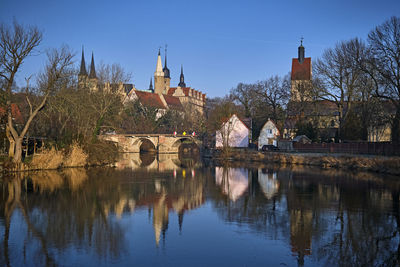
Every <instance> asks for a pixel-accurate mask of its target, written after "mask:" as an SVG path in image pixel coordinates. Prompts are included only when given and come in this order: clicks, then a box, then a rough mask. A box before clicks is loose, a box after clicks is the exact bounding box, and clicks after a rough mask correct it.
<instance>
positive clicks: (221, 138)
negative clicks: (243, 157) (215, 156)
mask: <svg viewBox="0 0 400 267" xmlns="http://www.w3.org/2000/svg"><path fill="white" fill-rule="evenodd" d="M249 133H250V130H249V128H248V127H247V126H246V124H244V122H243V121H241V120H240V119H239V118H238V116H237V115H236V114H233V115H232V116H231V117H230V118H229V120H227V121H226V122H224V123H223V124H222V127H221V129H220V130H218V131H217V132H216V136H215V139H216V142H215V147H248V145H249Z"/></svg>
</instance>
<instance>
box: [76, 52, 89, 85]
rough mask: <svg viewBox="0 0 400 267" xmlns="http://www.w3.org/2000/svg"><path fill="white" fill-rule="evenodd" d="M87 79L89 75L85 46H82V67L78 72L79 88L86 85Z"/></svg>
mask: <svg viewBox="0 0 400 267" xmlns="http://www.w3.org/2000/svg"><path fill="white" fill-rule="evenodd" d="M87 79H88V75H87V72H86V63H85V55H84V53H83V46H82V59H81V69H80V71H79V74H78V88H79V89H82V88H84V87H86V84H87Z"/></svg>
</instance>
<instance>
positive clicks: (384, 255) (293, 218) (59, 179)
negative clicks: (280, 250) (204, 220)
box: [0, 155, 400, 266]
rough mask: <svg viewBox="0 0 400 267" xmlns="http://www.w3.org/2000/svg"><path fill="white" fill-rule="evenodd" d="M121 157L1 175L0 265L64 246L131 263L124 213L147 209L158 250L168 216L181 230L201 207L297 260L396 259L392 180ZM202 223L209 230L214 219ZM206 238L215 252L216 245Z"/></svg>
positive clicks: (49, 260)
mask: <svg viewBox="0 0 400 267" xmlns="http://www.w3.org/2000/svg"><path fill="white" fill-rule="evenodd" d="M139 156H140V155H139ZM124 157H125V158H124V160H123V161H122V162H121V163H119V165H117V168H116V169H113V168H94V169H89V170H85V169H66V170H63V171H62V172H60V171H51V172H37V173H29V174H27V175H23V174H18V175H16V176H15V177H9V178H2V180H0V184H1V188H2V190H1V192H0V231H1V238H2V239H1V244H0V251H1V252H2V253H1V256H0V265H5V266H12V265H23V264H37V265H57V264H64V263H63V262H61V261H62V260H66V257H68V255H69V254H68V253H69V251H71V250H73V251H75V253H78V252H77V251H80V253H81V254H83V255H96V260H97V261H99V262H107V263H109V264H112V263H121V264H124V263H127V264H128V263H129V261H127V262H123V261H122V262H120V261H121V260H122V259H130V260H132V258H131V257H133V256H132V255H133V254H131V251H129V250H128V249H127V247H128V243H129V242H130V238H132V236H129V235H128V236H127V235H126V233H127V231H128V229H127V228H126V227H127V226H126V225H124V224H123V223H122V221H123V219H124V218H127V217H130V216H133V215H135V212H136V210H143V209H148V210H149V212H150V213H149V214H150V225H151V227H152V228H153V232H154V236H152V237H151V238H152V240H153V242H154V244H155V246H154V247H155V248H157V247H159V246H160V242H161V240H164V242H162V244H163V246H167V243H166V242H165V240H166V239H167V238H168V229H169V225H170V224H171V221H172V222H175V219H174V220H171V216H176V221H177V222H178V226H179V229H180V231H184V227H183V223H184V217H185V216H186V215H188V216H191V213H190V212H189V211H190V210H193V209H197V208H199V207H202V206H203V207H204V208H206V209H207V214H208V215H207V216H215V215H216V214H217V215H218V217H219V218H221V219H222V221H221V223H222V224H224V225H229V224H231V223H235V225H237V227H246V229H249V230H250V233H247V232H244V233H241V234H242V235H252V236H257V237H262V238H263V239H266V240H275V241H282V242H284V243H285V244H287V246H288V247H290V249H289V250H288V254H292V260H293V263H296V264H298V265H299V266H301V265H315V266H320V265H357V266H358V265H365V266H375V265H389V266H393V265H397V264H398V263H399V257H400V249H399V248H400V247H399V246H400V235H399V225H400V216H399V188H400V183H399V182H398V181H397V180H392V179H389V178H384V179H383V178H380V177H376V176H374V175H361V174H359V175H353V174H349V173H344V174H343V173H340V172H327V171H321V170H312V169H304V170H296V169H295V170H289V169H284V168H259V169H245V168H227V167H215V168H205V167H200V166H199V162H198V161H196V160H192V161H186V163H183V162H182V161H181V160H180V159H179V158H176V157H174V156H168V155H164V156H162V157H160V156H157V155H156V156H154V158H150V159H145V160H144V159H141V158H140V157H139V158H138V157H137V155H125V156H124ZM139 161H140V162H141V163H140V164H136V163H135V162H139ZM132 162H133V163H132ZM144 163H148V164H147V165H146V164H144ZM182 166H183V168H182ZM206 201H207V202H209V203H210V204H211V205H210V206H207V205H204V203H206ZM226 223H228V224H226ZM13 225H14V226H13ZM17 225H24V227H22V228H21V227H18V228H16V226H17ZM129 227H135V225H129ZM198 227H199V226H198ZM200 227H207V228H209V229H211V231H212V229H213V227H214V226H213V225H202V226H200ZM21 229H22V230H21ZM216 229H218V227H216ZM196 230H197V229H196ZM189 232H193V231H189ZM195 232H196V231H195ZM232 235H234V233H232ZM194 238H195V237H194ZM210 238H211V239H210V242H209V247H210V251H214V250H215V249H218V248H217V247H213V241H212V237H210ZM187 245H189V247H190V244H187ZM227 245H228V246H229V244H227ZM203 249H204V250H205V251H207V248H203ZM247 249H248V248H245V247H241V248H240V250H241V251H242V253H243V255H247V254H248V255H253V254H251V253H246V250H247ZM238 252H239V251H234V253H238ZM193 253H197V252H196V251H193ZM204 253H205V252H204ZM210 253H211V252H210ZM136 256H137V255H136ZM87 257H89V256H87ZM189 257H190V255H189ZM258 257H261V258H262V257H264V258H265V257H274V256H273V255H258ZM270 259H271V258H270ZM67 260H69V262H68V264H71V265H73V264H74V263H76V262H73V260H72V259H67ZM87 260H88V261H89V263H90V264H94V263H93V262H90V257H89V258H88V259H87ZM32 261H33V262H34V263H32ZM266 261H268V258H266ZM211 263H212V262H211ZM227 263H229V260H228V262H227ZM207 264H210V262H207V257H205V258H204V264H203V265H207ZM232 264H235V262H232ZM106 265H107V264H106Z"/></svg>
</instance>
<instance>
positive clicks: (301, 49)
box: [298, 37, 305, 64]
mask: <svg viewBox="0 0 400 267" xmlns="http://www.w3.org/2000/svg"><path fill="white" fill-rule="evenodd" d="M298 50H299V52H298V54H299V55H298V60H299V63H300V64H303V62H304V55H305V49H304V46H303V37H301V40H300V46H299V49H298Z"/></svg>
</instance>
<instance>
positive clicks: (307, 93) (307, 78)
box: [290, 38, 312, 102]
mask: <svg viewBox="0 0 400 267" xmlns="http://www.w3.org/2000/svg"><path fill="white" fill-rule="evenodd" d="M311 87H312V69H311V58H310V57H305V48H304V46H303V38H301V43H300V46H299V48H298V57H297V58H293V59H292V73H291V90H290V93H291V96H290V100H291V101H294V102H303V101H312V95H311V89H312V88H311Z"/></svg>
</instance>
